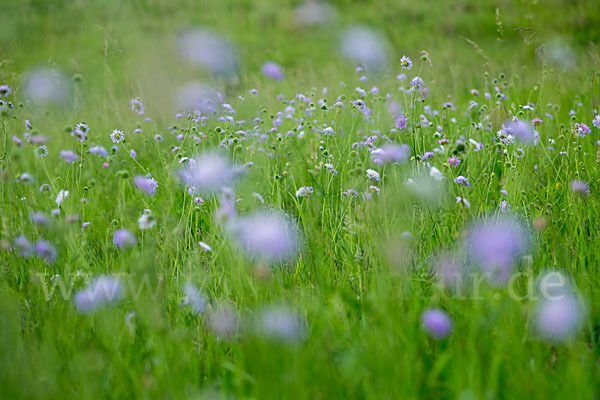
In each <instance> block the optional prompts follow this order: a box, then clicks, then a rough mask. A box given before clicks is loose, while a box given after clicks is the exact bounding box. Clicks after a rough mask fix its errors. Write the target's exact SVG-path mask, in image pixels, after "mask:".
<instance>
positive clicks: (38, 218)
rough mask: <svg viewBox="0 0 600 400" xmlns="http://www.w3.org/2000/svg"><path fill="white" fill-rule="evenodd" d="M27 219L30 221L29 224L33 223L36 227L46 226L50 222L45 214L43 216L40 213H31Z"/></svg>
mask: <svg viewBox="0 0 600 400" xmlns="http://www.w3.org/2000/svg"><path fill="white" fill-rule="evenodd" d="M29 218H30V219H31V222H33V223H34V224H36V225H44V226H48V225H49V224H50V221H49V220H48V217H47V216H46V214H44V213H43V212H41V211H37V212H34V213H32V214H31V215H30V216H29Z"/></svg>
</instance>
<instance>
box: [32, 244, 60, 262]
mask: <svg viewBox="0 0 600 400" xmlns="http://www.w3.org/2000/svg"><path fill="white" fill-rule="evenodd" d="M35 252H36V254H37V255H38V257H41V258H43V259H44V261H46V263H48V264H54V261H56V257H58V252H57V251H56V247H54V245H53V244H52V243H50V242H49V241H47V240H38V241H37V242H35Z"/></svg>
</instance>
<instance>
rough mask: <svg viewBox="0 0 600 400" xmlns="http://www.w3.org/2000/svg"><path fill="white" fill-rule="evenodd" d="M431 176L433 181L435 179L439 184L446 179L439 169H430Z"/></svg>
mask: <svg viewBox="0 0 600 400" xmlns="http://www.w3.org/2000/svg"><path fill="white" fill-rule="evenodd" d="M429 176H431V177H432V178H433V179H435V180H436V181H438V182H440V181H442V179H444V176H443V175H442V173H441V172H440V170H439V169H437V168H436V167H431V168H429Z"/></svg>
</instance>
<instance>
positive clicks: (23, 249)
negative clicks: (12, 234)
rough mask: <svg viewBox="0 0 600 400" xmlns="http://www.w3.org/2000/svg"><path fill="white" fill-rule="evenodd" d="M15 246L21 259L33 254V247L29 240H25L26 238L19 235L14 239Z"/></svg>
mask: <svg viewBox="0 0 600 400" xmlns="http://www.w3.org/2000/svg"><path fill="white" fill-rule="evenodd" d="M15 246H16V248H17V251H18V253H19V255H21V256H22V257H29V256H31V255H32V254H33V250H34V249H33V245H32V244H31V242H30V241H29V239H27V237H25V236H24V235H19V236H18V237H17V238H16V239H15Z"/></svg>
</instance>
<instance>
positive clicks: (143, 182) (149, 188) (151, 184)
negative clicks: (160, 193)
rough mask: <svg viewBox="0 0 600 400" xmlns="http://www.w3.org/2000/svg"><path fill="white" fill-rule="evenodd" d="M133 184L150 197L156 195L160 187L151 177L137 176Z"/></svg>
mask: <svg viewBox="0 0 600 400" xmlns="http://www.w3.org/2000/svg"><path fill="white" fill-rule="evenodd" d="M133 183H134V184H135V186H136V187H137V188H138V189H139V190H141V191H142V192H144V193H146V194H147V195H150V196H153V195H154V193H156V188H157V187H158V182H157V181H156V180H155V179H154V178H153V177H151V176H143V175H136V176H135V177H134V178H133Z"/></svg>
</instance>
